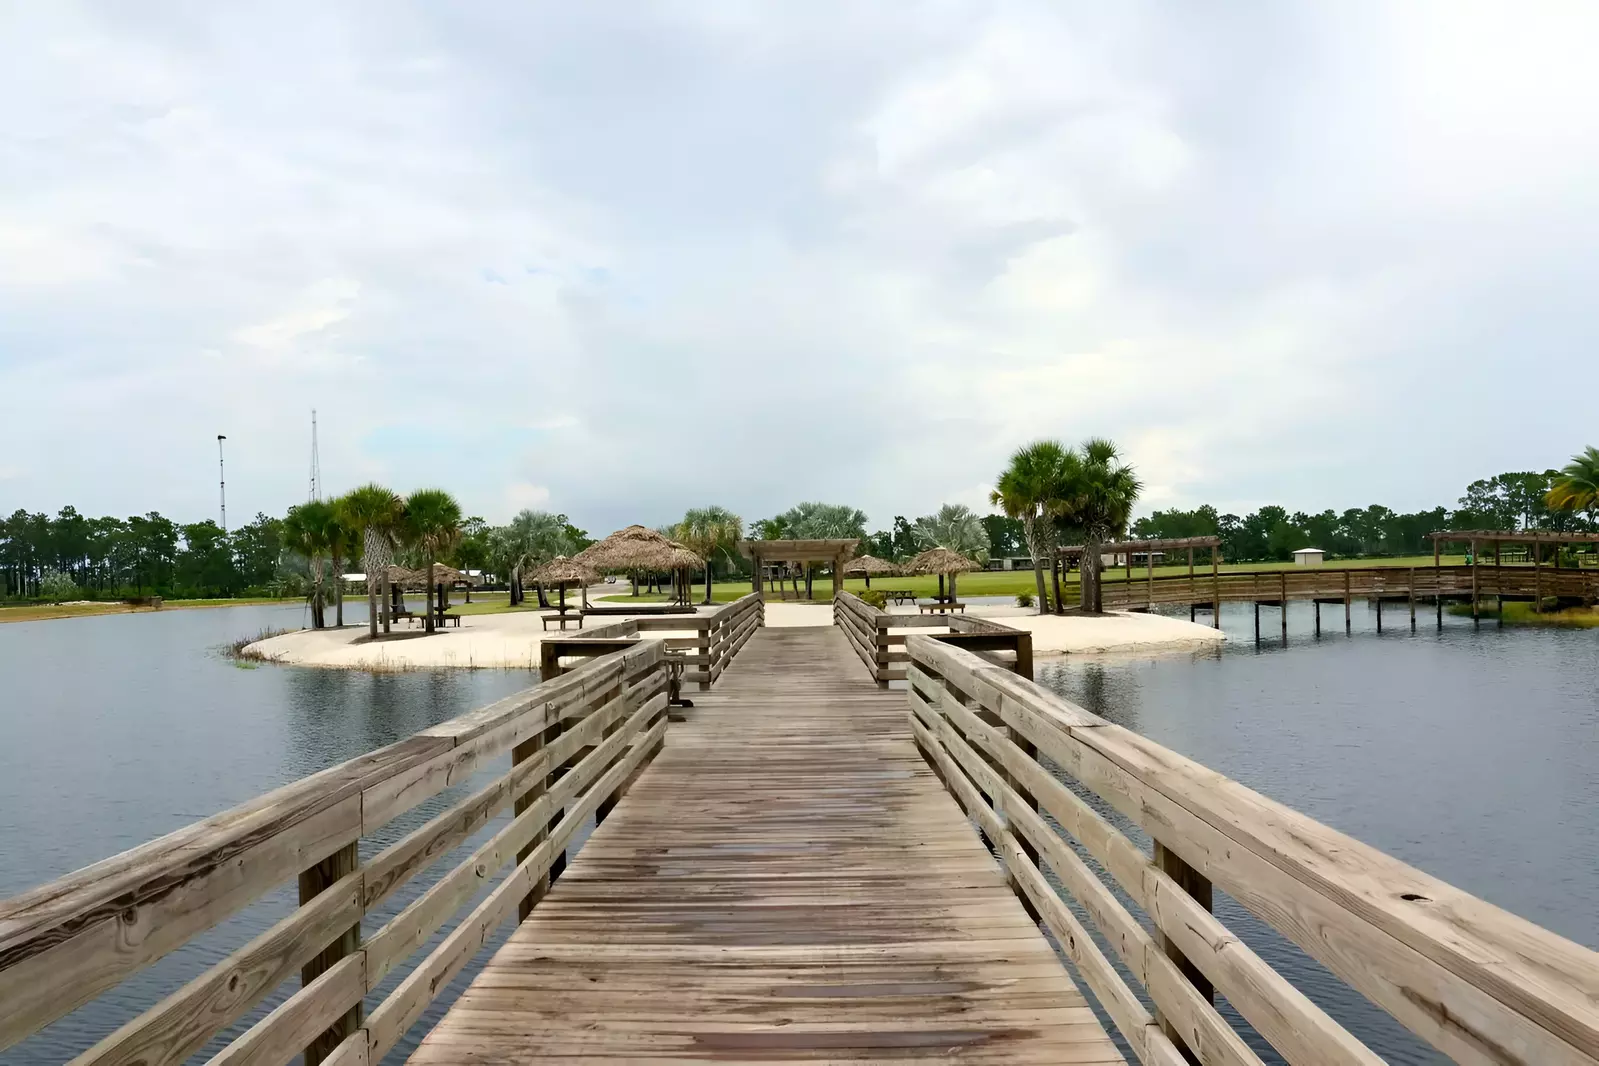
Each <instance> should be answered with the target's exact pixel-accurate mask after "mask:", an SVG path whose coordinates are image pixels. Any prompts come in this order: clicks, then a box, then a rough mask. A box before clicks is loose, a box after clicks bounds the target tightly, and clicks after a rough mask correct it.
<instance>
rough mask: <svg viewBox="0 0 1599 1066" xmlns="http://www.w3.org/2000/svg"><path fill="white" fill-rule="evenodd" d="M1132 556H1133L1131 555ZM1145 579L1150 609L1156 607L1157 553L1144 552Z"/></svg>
mask: <svg viewBox="0 0 1599 1066" xmlns="http://www.w3.org/2000/svg"><path fill="white" fill-rule="evenodd" d="M1129 558H1131V556H1129ZM1144 581H1145V585H1146V586H1147V588H1148V590H1149V591H1148V599H1149V609H1150V610H1154V609H1155V553H1154V552H1153V551H1146V552H1144Z"/></svg>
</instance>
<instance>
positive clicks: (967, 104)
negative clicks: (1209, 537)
mask: <svg viewBox="0 0 1599 1066" xmlns="http://www.w3.org/2000/svg"><path fill="white" fill-rule="evenodd" d="M1596 20H1599V16H1596V15H1595V14H1594V13H1593V10H1592V9H1591V8H1589V7H1587V6H1586V5H1566V6H1561V5H1558V4H1555V3H1553V2H1551V3H1549V4H1540V5H1534V6H1532V7H1528V6H1527V5H1522V6H1519V7H1507V6H1504V5H1500V4H1489V3H1481V4H1477V3H1447V4H1432V5H1428V4H1413V5H1406V6H1404V7H1403V8H1397V7H1394V6H1392V5H1383V4H1375V3H1371V4H1367V3H1356V4H1346V5H1336V6H1332V7H1323V8H1316V9H1274V10H1271V11H1269V12H1259V11H1257V12H1255V13H1254V14H1253V15H1251V16H1249V17H1243V16H1238V17H1231V16H1226V15H1217V14H1216V13H1214V12H1210V13H1208V14H1201V13H1199V12H1197V11H1195V10H1194V9H1192V8H1189V7H1187V6H1184V5H1175V4H1158V3H1139V4H1131V5H1088V4H1076V3H1064V4H1059V3H1046V2H1043V0H1037V2H1027V0H1018V2H1016V3H1012V4H1005V5H999V6H995V5H991V4H986V3H980V2H975V0H973V2H964V0H954V2H937V3H929V4H923V5H917V6H915V7H914V8H913V9H912V8H905V7H902V6H893V7H891V8H885V9H875V8H872V7H870V6H868V5H856V4H848V3H842V2H839V3H829V2H823V3H818V4H814V5H803V6H793V5H776V6H772V5H768V6H765V7H761V6H758V5H757V6H754V7H750V6H746V5H730V4H718V5H703V4H685V3H681V2H663V3H657V4H641V5H633V6H630V7H629V8H628V9H627V11H626V12H625V13H616V12H611V11H608V10H606V9H603V8H594V7H583V6H578V7H568V8H564V9H561V10H560V11H534V10H532V9H529V8H525V7H520V6H517V5H511V4H492V3H491V4H484V5H470V6H466V7H460V6H457V7H451V8H438V7H431V6H424V5H414V4H406V3H398V4H393V5H385V6H384V8H383V9H382V10H381V11H378V10H376V9H368V8H363V7H360V6H357V5H344V4H338V3H335V4H331V5H328V4H316V5H312V4H296V3H290V4H289V5H287V6H282V5H279V6H272V7H263V8H255V9H246V8H237V7H233V8H230V7H225V6H224V7H211V8H195V9H188V10H184V11H166V12H159V13H151V12H142V13H141V14H140V16H139V17H136V18H135V17H131V16H128V15H126V14H124V13H123V12H122V11H121V9H119V8H116V7H114V6H113V7H90V6H83V7H80V6H77V5H74V4H70V3H62V4H52V5H33V6H30V7H24V8H12V9H7V13H6V14H5V15H0V131H3V132H0V395H6V396H8V397H12V398H17V397H25V398H26V402H22V403H13V404H12V405H10V406H9V407H8V409H7V416H6V418H5V419H4V420H0V450H3V451H4V452H7V453H10V454H13V455H19V456H25V457H26V468H25V469H24V468H22V467H17V468H15V470H14V471H13V475H12V476H11V477H10V478H9V479H8V480H7V481H6V496H7V499H8V500H12V499H14V500H15V501H16V505H24V506H28V507H30V508H35V509H54V508H56V507H59V506H60V505H62V504H65V503H73V504H75V505H77V506H79V507H80V508H81V509H84V510H87V511H91V512H102V511H109V512H112V513H130V512H134V511H144V510H148V509H150V508H151V507H158V508H161V509H163V510H167V511H169V512H171V513H173V514H174V515H175V516H176V517H180V518H187V517H190V516H193V515H196V514H205V513H209V511H210V508H211V493H212V491H213V489H214V484H213V483H212V481H211V475H212V469H213V468H212V465H211V464H212V462H213V461H214V455H213V454H212V452H211V447H212V446H213V444H214V436H215V434H216V433H217V432H227V433H228V435H229V446H230V452H229V475H230V477H229V494H230V497H233V496H234V495H235V493H237V494H238V496H237V504H236V506H238V507H240V508H241V509H242V510H244V511H245V512H247V513H248V512H253V511H254V510H255V509H263V510H268V511H280V510H282V508H283V507H285V506H287V504H289V503H291V502H293V501H294V500H296V499H298V498H300V496H301V494H302V493H303V483H304V476H305V465H306V462H307V461H308V451H309V409H310V408H311V407H313V406H314V407H317V408H318V409H319V411H320V412H321V419H320V422H321V433H322V436H321V445H322V449H321V450H322V468H323V472H324V474H325V476H326V478H327V480H328V484H329V486H330V487H334V488H337V487H342V486H343V485H344V484H353V483H355V482H357V481H359V480H363V479H366V478H373V477H375V478H382V479H386V480H388V481H390V482H392V483H393V484H394V485H395V487H396V488H399V489H401V490H407V489H410V488H413V487H415V486H417V485H422V484H439V485H445V486H448V487H450V488H452V489H454V490H455V491H456V492H457V493H458V494H459V495H460V496H461V497H462V500H463V504H464V505H465V506H466V507H467V509H468V511H469V512H473V513H483V514H485V515H488V516H492V515H493V514H494V513H495V512H497V511H500V510H505V509H509V511H514V510H515V509H518V508H520V507H523V506H533V507H549V508H551V509H556V510H561V511H565V512H567V513H569V514H571V515H572V516H573V518H574V520H575V521H577V522H578V523H579V524H580V525H583V526H585V527H587V528H591V529H595V530H600V531H605V530H608V529H611V528H615V527H616V526H619V525H622V524H624V523H625V522H628V521H634V520H641V521H645V522H648V523H651V524H656V523H659V522H664V521H666V520H669V519H671V518H674V517H676V516H677V515H678V514H680V513H681V511H682V510H683V508H685V507H686V506H689V505H692V504H696V503H705V502H710V501H711V500H712V499H715V500H717V501H718V502H722V503H724V504H726V505H728V506H731V507H733V508H735V509H737V510H739V511H740V512H742V513H743V514H744V515H745V517H746V518H749V519H754V518H758V517H764V516H765V515H767V514H770V513H772V512H775V511H777V510H780V509H782V508H783V507H785V506H788V505H789V504H792V503H793V502H795V501H796V500H797V499H799V498H802V497H806V498H816V497H821V498H827V499H835V500H838V501H840V502H850V503H853V504H855V505H858V506H862V507H864V508H865V509H867V510H868V512H869V513H870V514H871V515H872V517H873V519H874V521H876V522H878V523H882V524H886V523H887V522H888V521H889V520H890V519H891V517H892V516H893V515H894V514H896V513H903V514H906V515H909V516H914V515H916V514H920V513H926V512H929V511H931V510H933V509H934V508H935V507H936V506H937V505H938V504H939V503H941V502H945V501H946V500H950V501H961V502H968V503H972V504H974V505H975V504H978V503H980V502H981V498H982V495H983V489H982V488H981V486H984V485H986V484H988V483H989V482H991V481H992V479H993V476H994V473H995V471H996V469H997V468H998V466H999V465H1000V464H1001V463H1002V462H1003V461H1004V459H1005V457H1006V456H1007V455H1008V454H1009V452H1010V451H1011V450H1013V449H1014V448H1015V447H1016V446H1017V445H1019V444H1021V443H1023V442H1025V441H1026V440H1028V439H1030V438H1033V437H1036V436H1041V435H1049V436H1059V437H1061V438H1064V439H1067V440H1076V439H1079V438H1081V437H1084V436H1087V435H1090V434H1099V435H1107V436H1111V437H1114V438H1116V439H1117V440H1119V441H1120V442H1121V443H1122V444H1123V446H1124V447H1125V449H1126V450H1127V451H1128V453H1129V454H1130V455H1131V456H1132V457H1133V459H1134V460H1135V461H1136V462H1137V463H1138V464H1139V467H1140V469H1141V472H1142V474H1143V476H1144V479H1145V481H1146V482H1147V484H1148V486H1149V488H1148V500H1149V502H1150V504H1151V505H1162V506H1165V505H1172V504H1179V503H1183V504H1186V503H1194V502H1199V501H1202V500H1209V501H1212V502H1216V503H1218V504H1220V505H1222V506H1224V507H1227V506H1235V507H1241V506H1252V505H1255V504H1258V503H1261V502H1271V501H1273V500H1276V501H1278V502H1283V503H1285V504H1288V505H1290V506H1305V507H1312V506H1313V507H1318V508H1319V507H1324V506H1347V505H1356V504H1364V503H1368V502H1371V501H1373V500H1381V501H1383V502H1387V503H1390V504H1392V505H1394V506H1401V507H1410V506H1424V505H1428V506H1430V505H1431V504H1433V503H1436V502H1439V501H1441V500H1447V499H1450V498H1452V497H1453V496H1454V495H1456V494H1458V492H1459V491H1460V486H1461V485H1463V484H1464V482H1465V481H1467V480H1469V479H1470V478H1472V477H1476V476H1480V475H1482V474H1485V473H1493V472H1496V471H1497V470H1500V469H1506V468H1524V467H1527V466H1536V465H1552V464H1554V463H1558V462H1559V461H1560V460H1561V459H1563V458H1564V456H1565V455H1567V454H1568V453H1569V452H1571V451H1573V450H1575V449H1576V448H1577V447H1579V446H1580V445H1582V444H1585V443H1588V441H1587V440H1586V439H1583V438H1581V433H1582V432H1585V430H1584V429H1583V427H1586V426H1589V425H1591V421H1592V420H1591V417H1590V413H1589V411H1588V410H1587V408H1588V406H1590V405H1589V404H1588V403H1587V401H1586V400H1585V396H1584V392H1583V390H1582V389H1579V388H1562V387H1551V386H1552V385H1555V384H1556V383H1559V382H1569V381H1573V380H1586V375H1588V374H1589V370H1588V368H1587V361H1588V360H1589V359H1590V358H1591V353H1592V351H1594V350H1595V348H1596V346H1599V326H1596V325H1595V324H1594V318H1593V316H1592V314H1591V310H1590V304H1591V288H1592V286H1591V279H1592V278H1593V277H1594V276H1595V274H1596V273H1599V271H1596V267H1599V263H1596V257H1599V252H1595V251H1594V249H1599V239H1596V238H1599V232H1596V231H1599V210H1595V208H1596V207H1599V204H1596V203H1595V201H1596V200H1599V183H1596V182H1595V181H1594V180H1593V178H1594V175H1595V172H1596V170H1599V114H1596V113H1595V112H1594V111H1593V109H1592V108H1591V107H1590V106H1588V104H1589V101H1590V100H1591V99H1593V98H1594V96H1595V94H1596V91H1599V85H1596V84H1595V82H1596V80H1599V67H1596V66H1595V65H1593V64H1592V63H1590V62H1589V61H1588V59H1587V56H1586V53H1585V52H1584V50H1583V48H1584V42H1586V41H1589V40H1591V39H1592V38H1593V30H1594V29H1595V28H1599V27H1596V26H1595V25H1594V23H1595V22H1596ZM624 30H625V32H626V39H627V40H628V41H630V42H631V44H630V47H629V49H628V50H626V51H625V52H619V51H618V50H617V49H616V47H615V42H616V40H617V39H618V35H619V34H621V33H622V32H623V31H624ZM818 71H825V72H827V75H826V76H825V77H818V75H817V72H818ZM63 411H71V412H72V413H73V417H72V418H70V419H64V418H62V417H60V413H61V412H63ZM1486 422H1491V423H1492V424H1493V425H1495V426H1496V428H1497V429H1498V430H1500V432H1498V433H1496V434H1493V435H1491V436H1485V435H1483V434H1482V433H1481V432H1480V426H1481V425H1482V424H1484V423H1486ZM1396 457H1402V459H1403V461H1402V462H1401V461H1395V458H1396ZM1310 470H1313V471H1314V472H1315V476H1314V478H1311V477H1309V476H1307V474H1306V472H1307V471H1310ZM236 486H237V487H236ZM507 486H510V487H509V488H507ZM230 502H232V501H230ZM507 513H509V512H507ZM501 517H503V515H502V516H501Z"/></svg>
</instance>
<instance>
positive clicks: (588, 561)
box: [572, 526, 705, 603]
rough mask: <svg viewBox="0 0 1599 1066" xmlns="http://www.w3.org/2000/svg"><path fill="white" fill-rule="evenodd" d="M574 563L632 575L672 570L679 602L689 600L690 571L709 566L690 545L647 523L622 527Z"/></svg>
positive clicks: (578, 556) (584, 550) (674, 589)
mask: <svg viewBox="0 0 1599 1066" xmlns="http://www.w3.org/2000/svg"><path fill="white" fill-rule="evenodd" d="M572 562H574V563H577V564H578V565H580V566H587V567H590V568H591V569H594V570H610V571H614V572H622V573H629V574H637V573H638V572H640V571H650V572H654V573H663V572H670V573H671V574H672V575H673V578H674V580H673V593H674V598H675V599H676V600H677V602H679V603H687V602H688V601H689V596H690V594H689V591H688V573H689V571H691V570H698V569H699V568H700V567H702V566H704V565H705V560H704V559H701V558H700V557H699V556H698V555H696V554H695V553H694V552H692V551H690V550H689V549H688V548H686V547H684V546H683V545H681V544H679V543H678V542H677V541H675V540H672V539H670V538H668V537H667V536H666V535H664V534H662V533H657V532H656V531H655V530H653V529H649V528H647V527H645V526H628V527H627V528H626V529H619V530H617V531H616V532H615V533H612V534H611V535H610V536H608V537H606V538H605V539H604V540H602V541H597V542H596V543H594V544H591V545H589V546H588V547H587V548H584V549H583V550H582V551H580V552H578V553H577V554H576V555H574V556H572Z"/></svg>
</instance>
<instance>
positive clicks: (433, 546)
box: [402, 489, 461, 633]
mask: <svg viewBox="0 0 1599 1066" xmlns="http://www.w3.org/2000/svg"><path fill="white" fill-rule="evenodd" d="M402 532H403V534H404V537H405V540H406V542H407V543H409V544H411V545H413V546H414V547H416V548H417V550H419V551H420V552H421V553H422V555H423V558H425V559H426V560H427V574H428V581H427V607H426V608H425V609H424V610H425V614H424V615H423V617H422V629H423V631H424V632H427V633H431V632H433V626H434V621H433V570H434V567H435V566H436V565H437V564H438V559H439V556H440V555H442V554H444V553H445V552H447V551H449V550H450V548H452V547H454V545H455V542H456V541H458V540H460V539H461V505H460V504H459V503H457V502H456V500H455V497H454V496H451V495H450V494H449V493H448V492H445V491H444V490H443V489H417V490H416V491H415V492H413V493H411V495H410V496H407V497H406V500H405V521H404V523H403V526H402Z"/></svg>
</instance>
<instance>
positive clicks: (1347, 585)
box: [1102, 566, 1599, 610]
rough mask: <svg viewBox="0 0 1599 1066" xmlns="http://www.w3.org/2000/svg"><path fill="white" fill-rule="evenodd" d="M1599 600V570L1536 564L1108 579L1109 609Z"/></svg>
mask: <svg viewBox="0 0 1599 1066" xmlns="http://www.w3.org/2000/svg"><path fill="white" fill-rule="evenodd" d="M1474 595H1475V596H1476V597H1477V598H1478V599H1493V598H1496V597H1503V598H1505V599H1516V600H1531V599H1535V598H1538V599H1544V598H1548V599H1564V600H1581V601H1584V602H1593V601H1594V600H1595V599H1599V572H1595V571H1593V570H1574V569H1571V568H1569V567H1568V568H1565V569H1560V570H1556V569H1554V568H1552V567H1541V568H1534V567H1530V566H1504V567H1495V566H1476V567H1470V566H1442V567H1432V566H1351V567H1342V566H1325V567H1296V568H1293V569H1275V570H1235V571H1230V572H1226V573H1222V574H1220V575H1216V576H1212V575H1210V574H1192V575H1190V574H1167V575H1162V576H1157V577H1153V578H1151V577H1146V576H1145V575H1143V574H1140V573H1138V572H1137V571H1136V570H1135V571H1134V572H1133V577H1132V579H1131V580H1128V579H1126V578H1125V577H1123V578H1116V577H1113V576H1112V575H1111V574H1110V573H1108V572H1107V573H1106V574H1105V575H1104V578H1103V589H1102V597H1103V599H1104V604H1105V608H1106V609H1107V610H1125V609H1128V608H1133V609H1137V608H1145V607H1152V606H1173V605H1175V606H1188V605H1190V604H1195V605H1208V604H1212V603H1216V602H1221V603H1249V602H1256V603H1278V602H1281V601H1282V600H1283V598H1284V597H1286V598H1287V599H1288V600H1297V601H1307V602H1308V601H1311V600H1321V601H1323V602H1329V601H1341V600H1345V599H1355V600H1362V599H1390V600H1397V599H1423V600H1426V599H1433V598H1437V597H1442V598H1444V599H1465V600H1469V599H1471V598H1472V597H1473V596H1474Z"/></svg>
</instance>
